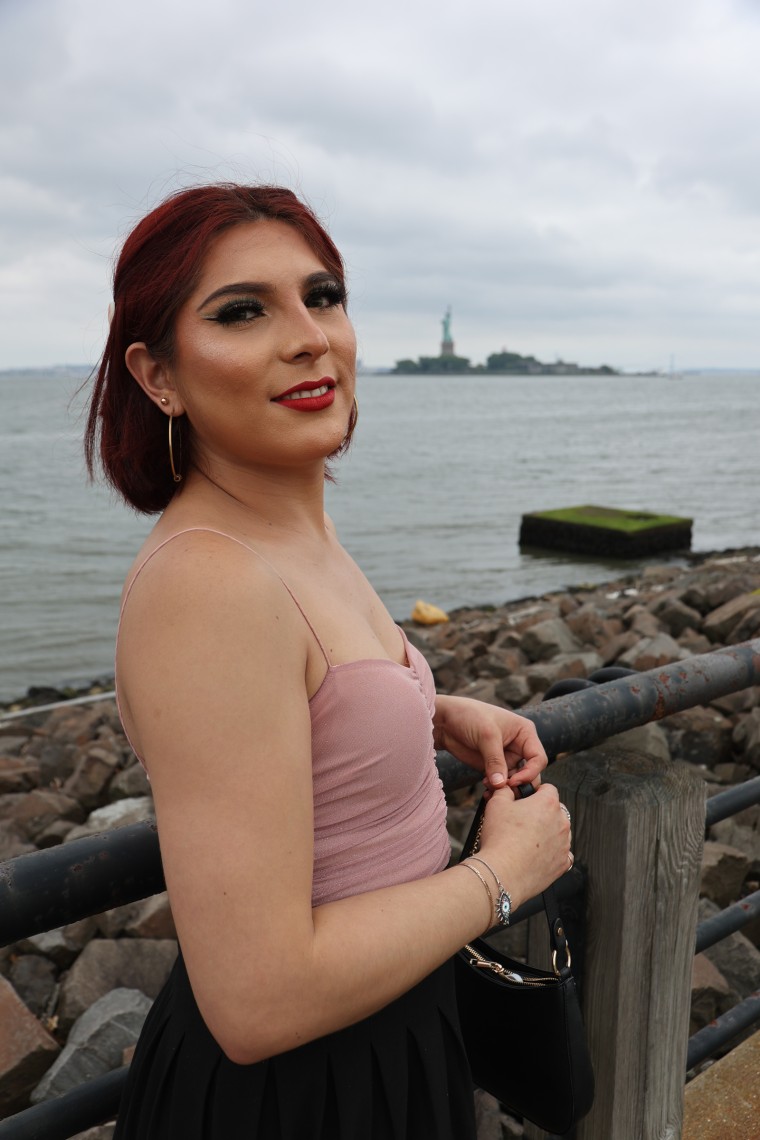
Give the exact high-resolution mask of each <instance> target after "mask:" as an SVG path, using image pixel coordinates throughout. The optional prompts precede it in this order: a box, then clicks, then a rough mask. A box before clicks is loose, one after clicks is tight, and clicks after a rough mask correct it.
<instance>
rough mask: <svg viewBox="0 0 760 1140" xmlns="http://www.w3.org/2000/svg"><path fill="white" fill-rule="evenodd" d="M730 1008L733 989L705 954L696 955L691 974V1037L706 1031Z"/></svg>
mask: <svg viewBox="0 0 760 1140" xmlns="http://www.w3.org/2000/svg"><path fill="white" fill-rule="evenodd" d="M730 1008H731V988H730V986H729V984H728V982H727V981H726V979H725V978H724V977H723V975H722V974H721V972H720V970H718V969H717V967H716V966H714V965H713V963H712V962H711V961H710V959H709V958H708V957H707V956H706V955H705V954H697V955H695V957H694V965H693V967H692V973H691V1020H690V1022H689V1035H691V1034H692V1033H696V1032H697V1031H698V1030H699V1029H704V1027H705V1026H706V1025H709V1023H710V1022H711V1021H713V1020H714V1018H716V1017H718V1016H719V1014H721V1013H725V1011H726V1010H727V1009H730Z"/></svg>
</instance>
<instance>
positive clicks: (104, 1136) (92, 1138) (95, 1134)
mask: <svg viewBox="0 0 760 1140" xmlns="http://www.w3.org/2000/svg"><path fill="white" fill-rule="evenodd" d="M115 1130H116V1122H115V1121H114V1122H113V1123H111V1124H99V1125H97V1126H96V1127H95V1128H88V1129H87V1131H86V1132H77V1134H76V1136H72V1138H71V1140H113V1134H114V1132H115Z"/></svg>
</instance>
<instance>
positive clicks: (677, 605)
mask: <svg viewBox="0 0 760 1140" xmlns="http://www.w3.org/2000/svg"><path fill="white" fill-rule="evenodd" d="M652 613H653V614H655V615H656V617H658V618H659V620H660V622H661V623H662V625H664V626H665V629H666V630H667V631H668V633H669V634H670V636H671V637H675V638H678V637H681V635H682V634H684V633H685V632H686V630H687V629H688V630H691V631H692V633H696V634H698V633H699V632H700V630H701V628H702V615H701V614H700V612H699V610H695V609H694V608H693V607H692V606H687V605H685V604H684V602H682V601H680V600H679V599H678V598H674V597H668V598H660V599H659V601H657V602H655V603H654V605H653V606H652Z"/></svg>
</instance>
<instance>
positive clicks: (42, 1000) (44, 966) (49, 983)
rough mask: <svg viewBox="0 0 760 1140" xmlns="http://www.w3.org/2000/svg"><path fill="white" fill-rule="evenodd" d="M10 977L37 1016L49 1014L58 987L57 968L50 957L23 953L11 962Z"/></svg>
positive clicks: (14, 986)
mask: <svg viewBox="0 0 760 1140" xmlns="http://www.w3.org/2000/svg"><path fill="white" fill-rule="evenodd" d="M8 979H9V981H10V982H11V984H12V986H13V988H14V990H15V991H16V993H17V994H18V996H19V997H20V998H21V1000H22V1001H23V1003H24V1005H25V1006H26V1008H27V1009H28V1010H30V1011H31V1012H32V1013H33V1014H34V1016H35V1017H39V1018H42V1017H44V1016H46V1015H47V1013H48V1006H49V1005H50V1001H51V998H52V997H53V994H54V993H55V987H56V968H55V965H54V964H53V963H52V962H51V961H50V960H49V959H48V958H41V957H40V956H39V955H38V954H23V955H21V956H20V957H18V958H16V959H15V961H13V962H12V963H11V967H10V970H9V972H8Z"/></svg>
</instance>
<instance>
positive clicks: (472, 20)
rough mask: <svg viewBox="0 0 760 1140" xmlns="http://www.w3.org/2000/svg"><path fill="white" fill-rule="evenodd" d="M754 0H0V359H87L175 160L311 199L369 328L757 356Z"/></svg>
mask: <svg viewBox="0 0 760 1140" xmlns="http://www.w3.org/2000/svg"><path fill="white" fill-rule="evenodd" d="M758 59H760V4H759V3H757V2H756V0H636V2H635V3H634V2H633V0H627V2H626V3H620V2H617V3H616V2H615V0H531V2H530V3H526V2H525V0H520V2H519V3H518V2H516V0H468V2H467V3H464V2H462V0H457V2H456V3H454V2H452V0H441V2H440V3H438V4H432V3H426V2H424V0H386V2H385V3H383V4H380V5H378V4H373V5H369V4H364V3H362V2H361V0H331V2H330V3H329V4H316V3H307V2H306V0H280V2H279V3H268V4H262V3H260V0H203V2H201V0H182V3H180V2H179V0H150V2H148V0H131V2H130V3H129V4H128V5H126V4H122V5H118V6H117V5H115V4H110V3H107V2H105V3H104V2H103V0H33V2H29V0H0V97H1V98H2V116H1V117H0V140H1V141H0V155H1V156H2V160H1V162H0V325H1V326H2V329H1V334H0V368H11V367H25V366H37V365H47V364H56V363H67V362H68V363H74V362H90V361H94V360H95V359H96V358H97V356H98V355H99V351H100V346H101V340H102V336H103V332H104V328H105V313H106V308H107V305H108V301H109V299H110V270H111V258H112V254H113V251H114V250H115V248H116V246H117V245H118V242H119V239H120V238H122V237H123V236H124V235H125V233H126V232H127V231H128V229H129V227H130V225H131V224H132V222H133V221H135V220H136V219H137V218H138V217H139V216H141V215H142V214H143V213H144V212H145V211H146V210H147V209H149V208H150V207H151V206H152V205H154V204H155V203H156V202H157V201H158V200H159V199H160V198H161V197H162V196H163V195H164V194H165V193H166V192H168V191H170V190H172V189H175V188H176V187H177V186H180V185H185V184H189V183H197V182H202V181H210V180H216V179H220V178H223V179H226V178H236V179H240V180H247V181H251V180H252V181H261V180H266V181H276V182H280V183H284V184H286V185H289V186H291V187H292V188H293V189H295V190H296V191H298V192H300V193H301V194H302V195H304V196H305V197H306V198H307V199H308V200H309V201H310V203H311V204H312V205H313V206H314V207H315V209H316V210H317V212H318V213H319V214H320V215H321V216H322V217H323V219H324V220H325V221H326V222H327V224H328V226H329V228H330V230H331V232H332V233H333V236H334V237H335V238H336V240H337V242H338V244H339V246H340V247H341V249H342V250H343V252H344V254H345V256H346V260H347V263H348V267H349V271H350V282H351V311H352V315H353V317H354V320H355V322H356V325H357V332H358V335H359V344H360V355H361V356H362V358H363V360H364V361H365V362H366V363H368V364H375V365H388V364H392V363H393V361H394V360H396V359H397V358H399V357H402V356H417V355H419V354H426V355H434V354H436V353H437V352H438V344H439V340H440V318H441V316H442V314H443V311H444V309H445V308H446V306H447V305H449V304H451V306H452V308H453V333H454V338H455V341H456V347H457V352H459V353H460V354H462V355H464V356H469V357H470V358H471V359H472V360H473V362H476V361H481V360H484V359H485V357H486V356H487V355H488V353H490V352H493V351H499V350H501V349H502V348H503V347H507V348H510V349H512V350H515V351H518V352H523V353H533V354H535V355H537V356H539V357H540V358H542V359H554V358H555V357H556V356H562V357H563V358H565V359H570V360H578V361H580V362H582V363H586V364H599V363H602V362H607V363H610V364H613V365H616V366H619V367H622V368H647V367H663V368H667V366H668V362H669V360H670V358H671V356H674V357H675V359H676V362H677V366H679V367H682V368H687V367H710V366H713V367H715V366H728V367H755V366H758V367H760V337H759V335H758V329H759V328H760V322H759V321H758V313H759V311H760V187H759V186H758V181H759V177H760V126H759V125H758V119H759V118H760V66H758Z"/></svg>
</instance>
